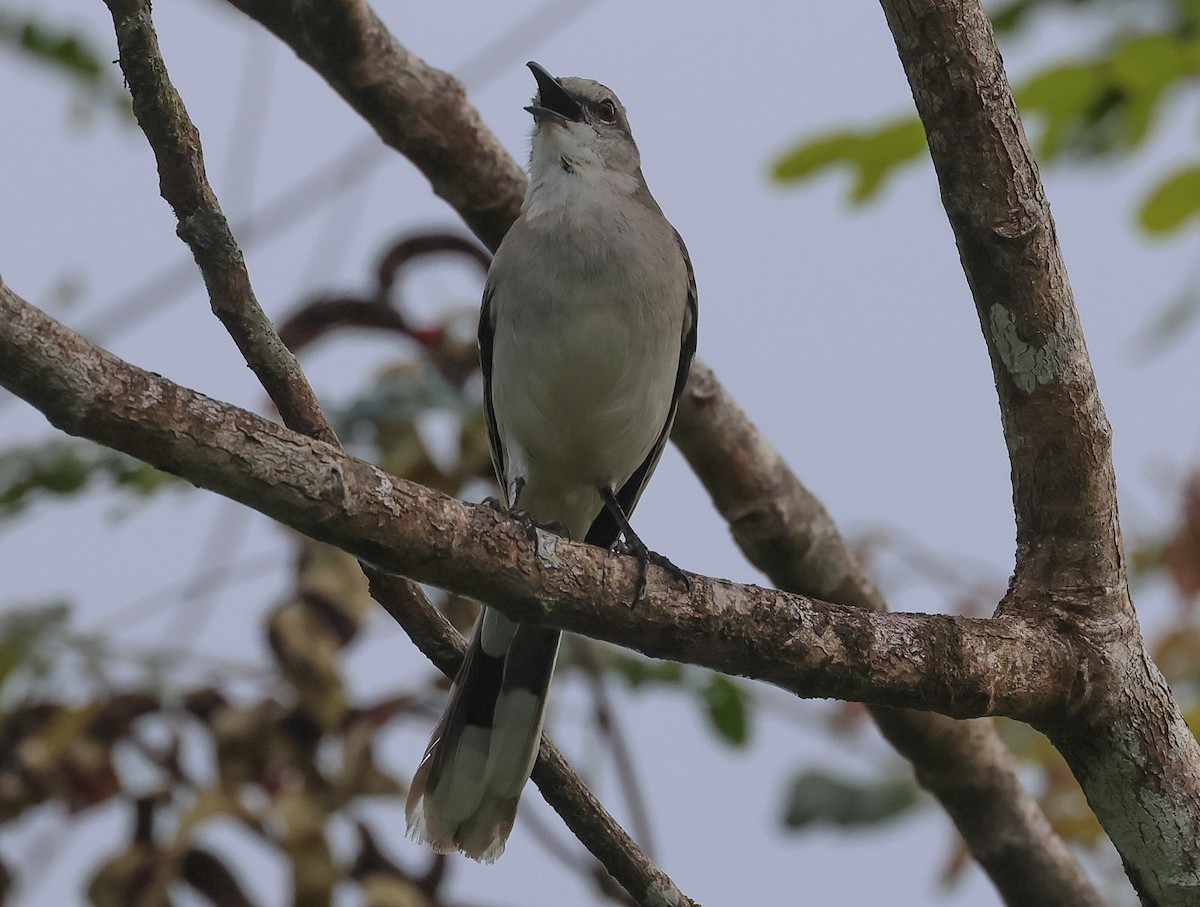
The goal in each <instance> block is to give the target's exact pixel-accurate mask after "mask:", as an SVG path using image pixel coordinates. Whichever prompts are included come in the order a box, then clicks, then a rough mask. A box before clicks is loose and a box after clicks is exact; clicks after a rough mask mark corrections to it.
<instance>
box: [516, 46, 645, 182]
mask: <svg viewBox="0 0 1200 907" xmlns="http://www.w3.org/2000/svg"><path fill="white" fill-rule="evenodd" d="M527 65H528V66H529V68H530V70H532V71H533V77H534V78H535V79H537V84H538V92H537V94H536V95H534V97H533V104H532V105H530V106H529V107H526V108H525V109H526V110H528V111H529V112H530V113H531V114H533V119H534V121H535V122H536V124H537V125H536V126H535V128H534V132H533V150H532V155H531V160H530V170H531V171H532V172H533V174H534V176H535V177H536V176H537V174H538V173H539V172H541V173H545V172H546V171H547V170H549V169H550V168H554V167H557V168H561V169H562V170H564V171H566V172H567V173H571V172H586V171H597V170H603V171H607V172H608V173H610V174H613V175H627V176H636V177H638V178H639V179H640V171H639V167H640V165H641V158H640V156H639V155H638V150H637V145H635V144H634V142H633V134H632V133H631V132H630V131H629V120H628V119H626V116H625V107H624V106H623V105H622V104H621V102H620V101H619V100H617V96H616V95H615V94H613V93H612V90H611V89H609V88H606V87H605V86H604V85H601V84H600V83H599V82H593V81H591V80H590V79H577V78H574V77H566V78H561V79H556V78H554V76H552V75H550V73H549V72H547V71H546V70H545V69H544V68H543V67H541V66H539V65H538V64H537V63H529V64H527Z"/></svg>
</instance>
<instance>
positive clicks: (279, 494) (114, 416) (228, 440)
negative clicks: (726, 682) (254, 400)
mask: <svg viewBox="0 0 1200 907" xmlns="http://www.w3.org/2000/svg"><path fill="white" fill-rule="evenodd" d="M0 383H3V384H4V386H6V387H8V388H9V389H10V390H12V391H13V392H14V393H16V394H17V395H18V396H21V397H24V398H25V399H26V400H28V401H29V402H31V403H33V404H34V405H35V406H36V407H38V409H40V410H41V411H42V412H43V413H45V414H46V415H47V416H48V417H49V418H50V420H51V421H52V422H53V423H54V424H55V425H56V426H58V427H59V428H61V429H63V430H64V431H66V432H69V433H71V434H77V435H80V436H82V437H86V438H90V439H91V440H94V441H98V442H99V443H101V444H105V445H107V446H109V447H113V448H115V449H117V450H122V451H124V452H126V453H129V454H130V455H132V456H135V457H137V458H139V459H142V460H144V461H146V462H148V463H151V464H152V465H154V466H157V467H158V468H160V469H164V470H166V471H168V472H171V473H174V474H176V475H179V476H182V477H184V478H186V479H188V480H189V481H191V482H193V483H194V484H197V485H199V486H201V487H203V488H208V489H210V490H212V491H215V492H217V493H218V494H223V495H225V496H226V497H229V498H232V499H233V500H236V501H239V502H240V503H243V504H245V505H247V506H249V507H252V508H254V509H256V510H259V511H260V512H262V513H264V514H266V515H267V516H270V517H272V518H274V519H276V520H278V521H280V522H282V523H284V524H286V525H288V526H291V527H292V528H294V529H296V530H298V531H299V532H302V533H304V534H305V535H308V536H311V537H312V538H316V539H318V540H320V541H324V542H328V543H329V544H332V545H336V546H337V547H339V548H342V549H343V550H346V551H349V552H351V553H353V554H355V555H357V556H358V557H360V558H363V559H364V560H366V561H369V562H370V563H372V564H375V565H377V566H379V567H382V568H384V569H387V570H391V571H395V572H398V573H402V574H404V575H406V576H409V577H411V578H412V579H415V580H418V581H421V582H428V583H433V584H435V585H438V586H441V587H443V588H446V589H449V590H450V591H452V592H456V593H458V594H461V595H467V596H471V597H475V598H486V599H487V600H488V603H489V604H491V605H493V606H495V607H497V608H499V609H501V610H502V611H503V612H504V613H505V614H507V615H508V616H509V617H512V618H514V619H517V620H521V621H525V622H528V623H539V624H545V625H548V626H555V627H559V628H561V629H564V630H572V631H574V632H577V633H582V634H584V635H586V636H591V637H593V638H597V639H603V640H606V641H608V642H613V643H616V644H618V645H622V646H626V647H628V648H634V649H638V650H640V651H642V652H645V653H646V654H648V655H652V656H654V657H657V658H670V659H673V660H677V661H686V662H690V663H694V664H700V665H703V666H706V667H709V668H712V669H714V670H718V671H723V672H726V673H730V674H741V675H744V676H747V677H753V678H756V679H759V680H763V681H766V682H768V683H773V684H775V685H777V686H780V687H783V688H784V689H788V690H791V691H793V692H795V693H797V694H798V695H801V696H822V697H833V698H837V699H847V700H856V701H864V702H874V703H878V704H882V705H898V706H906V707H912V708H921V709H932V710H937V711H942V712H944V713H946V714H950V715H957V716H962V717H975V716H980V715H993V714H1004V715H1012V716H1014V717H1020V718H1023V719H1025V720H1037V719H1039V718H1041V717H1044V716H1045V715H1047V714H1051V713H1056V712H1057V711H1058V710H1059V709H1060V708H1061V704H1062V699H1063V696H1064V691H1071V690H1074V689H1075V687H1076V680H1077V678H1076V671H1077V658H1076V655H1075V653H1074V652H1072V651H1071V650H1069V649H1068V648H1066V647H1064V646H1062V645H1060V644H1059V641H1058V640H1056V639H1054V638H1049V639H1048V638H1046V636H1045V634H1044V633H1042V632H1041V631H1040V629H1039V628H1038V627H1036V626H1034V625H1033V624H1030V623H1028V622H1026V621H1024V620H1022V619H1007V618H1004V619H994V620H981V619H976V618H965V617H950V616H943V615H928V614H877V613H874V612H869V611H864V610H862V609H859V608H851V607H847V606H844V605H833V604H829V603H826V602H821V601H817V600H814V599H808V598H805V597H803V596H799V595H793V594H787V593H784V592H779V591H776V590H772V589H762V588H759V587H757V586H744V585H739V584H736V583H731V582H726V581H722V580H715V579H709V578H705V577H697V578H695V580H694V581H693V583H692V589H691V592H690V593H684V592H682V591H681V590H680V589H678V588H676V587H675V586H674V585H672V583H671V582H670V579H669V575H668V574H666V573H665V572H663V571H661V570H658V569H654V570H651V575H650V582H649V584H648V587H647V590H646V594H645V597H644V598H643V599H642V600H641V601H639V602H638V605H637V607H636V609H633V610H631V609H630V608H629V605H628V603H629V602H630V601H632V599H633V594H634V590H635V588H636V585H637V580H638V563H637V561H636V560H635V559H634V558H631V557H620V556H617V555H613V554H610V553H609V552H606V551H603V550H601V549H599V548H596V547H594V546H590V545H585V544H581V543H572V542H566V541H563V540H561V539H558V538H557V537H555V536H553V535H550V534H548V533H545V532H541V533H539V536H538V541H537V543H536V544H534V543H531V542H530V541H529V539H528V538H527V537H526V535H525V532H524V529H523V528H522V527H521V526H520V525H519V524H518V523H517V522H516V521H514V520H511V519H509V518H507V517H505V516H504V515H502V514H498V513H496V512H495V511H494V510H493V509H492V508H488V507H473V506H471V505H468V504H464V503H462V502H461V501H458V500H455V499H454V498H449V497H446V496H445V495H441V494H438V493H437V492H435V491H432V490H431V489H428V488H425V487H423V486H421V485H417V484H415V483H413V482H409V481H406V480H404V479H401V478H398V477H395V476H392V475H389V474H388V473H385V472H383V471H382V470H380V469H378V468H376V467H374V466H372V465H370V464H369V463H366V462H364V461H362V460H358V459H356V458H354V457H351V456H349V455H348V454H346V453H345V452H344V451H342V450H340V449H338V448H335V447H333V446H332V445H329V444H325V443H323V442H320V441H315V440H311V439H307V438H304V437H303V436H301V435H298V434H296V433H294V432H291V431H289V430H288V429H286V428H283V427H281V426H279V425H276V424H274V423H272V422H270V421H268V420H266V419H263V418H262V417H260V416H257V415H255V414H253V413H250V412H247V411H245V410H241V409H238V408H237V407H234V406H230V405H228V404H223V403H219V402H218V401H215V400H212V399H210V398H208V397H205V396H203V395H202V394H199V393H197V392H195V391H192V390H189V389H187V388H183V387H180V386H179V385H176V384H174V383H172V382H170V381H168V380H167V379H165V378H162V377H161V376H158V375H154V374H151V373H149V372H145V371H143V370H141V369H139V368H136V367H135V366H132V365H129V364H128V363H125V362H122V361H121V360H120V359H118V358H116V357H115V356H113V355H112V354H110V353H108V352H106V351H104V350H102V349H100V348H99V347H97V346H95V345H94V344H92V343H91V342H90V341H88V340H87V339H86V338H84V337H82V336H80V335H78V334H75V333H73V332H72V331H70V330H69V329H67V328H66V327H64V326H63V325H61V324H59V323H58V322H56V321H54V319H52V318H50V317H49V316H48V315H46V314H45V313H43V312H41V311H39V310H38V309H36V308H34V307H33V306H31V305H29V304H28V303H26V302H24V301H23V300H21V299H20V298H19V297H17V296H16V294H14V293H13V292H12V291H11V290H10V289H8V288H7V287H0ZM597 578H598V579H597Z"/></svg>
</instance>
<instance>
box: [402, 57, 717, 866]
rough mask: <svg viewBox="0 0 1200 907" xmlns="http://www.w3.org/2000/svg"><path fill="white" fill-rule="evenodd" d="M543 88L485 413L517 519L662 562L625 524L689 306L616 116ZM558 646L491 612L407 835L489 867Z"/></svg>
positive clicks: (512, 233)
mask: <svg viewBox="0 0 1200 907" xmlns="http://www.w3.org/2000/svg"><path fill="white" fill-rule="evenodd" d="M527 65H528V67H529V69H530V70H531V71H532V73H533V76H534V79H535V80H536V82H537V93H536V94H535V95H534V98H533V103H532V104H531V105H530V106H528V107H526V108H525V109H526V110H527V111H528V112H529V113H530V114H531V115H532V116H533V120H534V129H533V136H532V141H531V151H530V157H529V184H528V189H527V191H526V194H525V198H524V201H523V203H522V206H521V213H520V216H519V217H518V218H517V219H516V221H514V223H513V225H512V226H511V227H510V228H509V230H508V232H507V233H506V234H505V236H504V239H503V241H502V242H501V244H500V246H499V248H498V249H497V251H496V254H495V257H494V258H493V260H492V263H491V266H490V268H489V270H488V276H487V281H486V284H485V287H484V293H483V304H482V308H481V312H480V321H479V352H480V366H481V370H482V373H483V387H484V409H485V414H486V417H487V418H486V421H487V428H488V438H489V441H490V447H491V453H492V461H493V465H494V467H495V471H496V477H497V480H498V482H499V484H500V487H501V489H502V491H503V494H504V498H505V501H506V504H504V505H501V506H502V508H503V509H505V510H506V511H507V512H509V513H510V514H512V515H514V516H515V517H517V518H518V519H521V520H523V521H525V523H526V525H527V528H534V529H536V528H537V527H552V528H554V529H555V530H556V531H558V532H559V533H560V534H564V535H566V536H567V537H569V538H570V539H572V540H575V541H580V540H582V541H586V542H588V543H590V544H593V545H599V546H602V547H605V548H613V547H618V546H620V545H621V542H620V540H621V538H622V537H623V538H624V543H623V544H624V550H626V551H627V552H629V553H632V554H633V555H635V556H636V557H637V558H638V559H639V562H640V566H641V572H640V576H639V583H638V589H637V592H636V593H635V596H634V600H635V601H636V600H637V599H638V598H639V597H640V596H641V594H642V591H643V589H644V586H645V577H646V565H647V564H649V563H656V564H659V565H661V566H663V567H665V568H667V569H668V570H670V571H671V572H672V574H674V575H675V576H677V577H679V578H680V579H682V580H683V581H684V582H686V575H684V574H683V573H682V571H680V570H679V569H678V568H677V567H675V566H674V564H672V563H671V562H670V561H669V560H667V559H666V558H665V557H663V556H662V555H659V554H657V553H655V552H653V551H651V550H650V549H649V548H648V547H647V546H646V545H645V543H643V542H642V540H641V539H640V538H639V537H638V536H637V534H636V533H635V532H634V531H633V529H632V527H631V526H630V525H629V517H630V515H631V514H632V513H633V510H634V507H635V506H636V505H637V502H638V499H639V497H640V496H641V494H642V491H643V489H644V488H645V487H646V483H647V482H648V481H649V479H650V476H651V474H652V473H653V472H654V469H655V467H656V466H657V465H658V461H659V458H660V457H661V455H662V452H663V448H664V447H665V446H666V443H667V439H668V437H669V436H670V433H671V426H672V424H673V422H674V419H675V411H676V407H677V406H678V403H679V398H680V395H681V394H682V392H683V388H684V385H685V384H686V382H687V376H688V370H689V368H690V366H691V361H692V356H693V354H694V353H695V350H696V324H697V314H698V309H697V292H696V280H695V275H694V273H693V270H692V264H691V259H690V257H689V255H688V252H687V248H686V246H685V245H684V243H683V240H682V238H680V235H679V233H678V231H676V230H675V228H674V227H673V226H671V223H670V222H669V221H668V220H667V218H666V216H665V215H664V214H663V212H662V209H661V208H660V207H659V206H658V203H657V202H656V201H655V200H654V196H653V195H651V194H650V189H649V188H648V186H647V185H646V180H645V177H644V176H643V175H642V170H641V157H640V154H639V152H638V148H637V145H636V143H635V142H634V139H633V134H632V132H631V131H630V127H629V120H628V117H627V114H626V111H625V107H624V106H623V105H622V104H621V102H620V100H618V98H617V96H616V95H615V94H614V93H613V92H612V90H611V89H609V88H607V87H605V86H604V85H601V84H600V83H599V82H594V81H591V80H589V79H582V78H576V77H564V78H555V77H554V76H552V75H551V74H550V73H549V72H548V71H547V70H546V69H545V68H544V67H542V66H540V65H538V64H537V63H533V62H530V63H529V64H527ZM560 637H561V633H560V631H558V630H556V629H553V628H548V627H541V626H535V625H530V624H519V623H516V622H514V621H512V620H510V619H509V618H507V617H505V616H504V615H503V614H501V613H500V612H499V611H498V610H496V609H494V608H489V607H487V605H486V603H485V604H484V608H483V610H482V612H481V615H480V618H479V620H478V622H477V624H476V627H475V631H474V635H473V638H472V640H471V644H470V648H469V650H468V653H467V656H466V658H465V660H464V662H463V665H462V668H461V670H460V671H459V673H458V676H457V678H456V680H455V683H454V685H453V688H452V690H451V697H450V701H449V704H448V706H447V708H446V711H445V714H444V715H443V716H442V719H441V721H440V722H439V723H438V725H437V727H436V728H435V730H434V732H433V735H432V737H431V738H430V742H429V746H428V748H427V749H426V751H425V754H424V757H423V758H422V760H421V763H420V766H419V768H418V769H417V772H416V774H415V776H414V778H413V781H412V784H411V786H410V788H409V794H408V799H407V803H406V807H405V814H406V819H407V823H408V831H409V834H410V836H411V837H414V838H415V839H417V840H419V841H423V842H425V843H428V844H429V845H431V846H432V847H433V849H434V850H436V851H438V852H441V853H450V852H454V851H460V852H462V853H464V854H466V855H467V856H469V857H471V858H473V859H476V860H479V861H482V862H492V861H494V860H496V859H497V858H498V857H499V856H500V854H501V853H502V852H503V850H504V846H505V842H506V841H507V839H508V835H509V833H510V832H511V830H512V827H513V823H514V821H515V816H516V811H517V805H518V802H519V800H520V796H521V791H522V789H523V788H524V786H525V784H526V782H527V781H528V779H529V776H530V773H531V772H532V769H533V764H534V761H535V759H536V758H537V753H538V748H539V745H540V740H541V731H542V724H543V721H544V719H545V712H546V697H547V693H548V691H549V687H550V679H551V676H552V674H553V672H554V665H555V661H556V658H557V654H558V648H559V641H560Z"/></svg>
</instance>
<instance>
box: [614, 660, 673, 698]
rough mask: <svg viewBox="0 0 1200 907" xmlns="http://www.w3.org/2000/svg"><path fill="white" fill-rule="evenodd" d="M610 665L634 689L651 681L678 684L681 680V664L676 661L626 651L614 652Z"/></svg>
mask: <svg viewBox="0 0 1200 907" xmlns="http://www.w3.org/2000/svg"><path fill="white" fill-rule="evenodd" d="M610 667H612V668H613V670H615V671H616V672H617V673H618V674H620V675H621V676H622V677H624V678H625V680H626V681H628V682H629V685H630V686H631V687H633V688H634V689H635V690H636V689H638V688H639V687H644V686H648V685H649V684H652V683H661V684H670V685H678V684H679V683H681V682H682V681H683V665H681V664H680V663H679V662H677V661H659V660H658V659H655V658H645V657H643V656H640V655H630V654H629V653H626V652H616V653H615V654H614V655H613V657H612V659H611V662H610Z"/></svg>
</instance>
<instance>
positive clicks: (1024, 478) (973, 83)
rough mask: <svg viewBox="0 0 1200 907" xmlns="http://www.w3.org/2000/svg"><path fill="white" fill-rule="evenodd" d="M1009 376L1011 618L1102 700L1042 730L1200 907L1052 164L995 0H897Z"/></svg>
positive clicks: (1177, 899)
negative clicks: (1042, 170) (1046, 170)
mask: <svg viewBox="0 0 1200 907" xmlns="http://www.w3.org/2000/svg"><path fill="white" fill-rule="evenodd" d="M883 9H884V12H885V14H886V15H887V19H888V24H889V25H890V26H891V29H892V33H893V35H894V36H895V39H896V47H897V49H898V51H899V52H900V60H901V62H902V63H903V65H904V71H905V73H906V74H907V76H908V80H909V84H910V85H911V87H912V92H913V99H914V100H915V101H916V104H917V111H918V112H919V113H920V115H921V121H922V122H923V123H924V125H925V131H926V134H927V136H928V139H929V150H930V155H931V157H932V158H933V165H934V169H935V170H936V171H937V176H938V183H939V185H940V187H941V194H942V203H943V205H944V206H945V208H946V214H947V216H948V217H949V219H950V225H951V228H952V229H953V231H954V237H955V241H956V242H957V244H958V250H959V256H960V258H961V260H962V265H963V270H964V272H965V273H966V275H967V282H968V284H969V285H970V288H971V293H972V296H973V297H974V300H975V308H976V310H977V312H978V314H979V320H980V324H981V326H982V328H983V335H984V339H985V340H986V342H987V346H988V352H989V354H990V357H991V361H992V370H993V373H994V375H995V379H996V393H997V396H998V398H999V401H1000V414H1001V422H1002V425H1003V430H1004V437H1005V441H1006V442H1007V444H1008V453H1009V462H1010V463H1011V465H1012V483H1013V508H1014V511H1015V513H1016V520H1017V556H1016V569H1015V572H1014V575H1013V579H1012V582H1011V584H1010V586H1009V590H1008V594H1007V595H1006V596H1005V598H1004V600H1003V601H1002V602H1001V603H1000V607H999V609H998V610H997V616H998V617H1007V616H1011V615H1014V614H1023V615H1026V616H1028V617H1030V618H1031V619H1033V620H1035V621H1037V622H1038V623H1039V625H1040V626H1041V628H1042V632H1043V633H1044V634H1045V635H1046V636H1047V637H1049V636H1058V637H1059V638H1061V639H1064V640H1072V641H1073V642H1072V644H1071V647H1072V648H1074V649H1075V650H1076V651H1077V652H1079V653H1080V656H1081V658H1082V659H1083V661H1082V662H1081V666H1082V667H1083V668H1084V670H1085V671H1086V674H1087V677H1086V688H1087V689H1086V692H1085V693H1084V695H1082V696H1080V697H1078V698H1077V699H1075V701H1074V702H1073V703H1070V704H1066V705H1067V708H1065V709H1064V710H1063V711H1062V712H1060V713H1059V714H1056V715H1048V716H1047V717H1046V719H1044V720H1042V721H1040V722H1035V724H1036V725H1037V726H1038V727H1040V729H1041V730H1043V731H1044V732H1045V733H1046V734H1047V736H1049V737H1050V739H1051V741H1053V743H1054V744H1055V746H1057V747H1058V749H1059V751H1060V752H1062V754H1063V756H1064V757H1065V758H1066V760H1067V763H1068V764H1069V765H1070V766H1071V770H1072V771H1073V772H1074V774H1075V777H1076V778H1077V779H1078V780H1079V782H1080V784H1081V785H1082V786H1083V790H1084V793H1085V794H1086V795H1087V798H1088V802H1089V803H1090V804H1091V806H1092V809H1093V810H1094V811H1095V813H1096V816H1097V817H1098V818H1099V819H1100V822H1101V824H1102V825H1103V826H1104V828H1105V831H1107V832H1108V834H1109V837H1110V838H1112V841H1113V843H1114V844H1115V845H1116V847H1117V850H1118V851H1119V852H1120V854H1121V857H1122V859H1123V860H1124V862H1125V868H1126V872H1127V874H1128V875H1129V878H1130V880H1131V881H1132V882H1133V884H1134V887H1135V888H1136V889H1137V891H1138V894H1139V895H1140V896H1141V898H1142V901H1143V903H1145V904H1151V905H1161V907H1166V905H1179V907H1182V905H1185V904H1196V903H1200V844H1198V842H1200V747H1198V746H1197V743H1196V739H1195V737H1194V735H1193V734H1192V732H1191V730H1190V729H1189V728H1188V726H1187V724H1186V722H1185V721H1184V719H1183V716H1182V715H1181V714H1180V712H1179V707H1178V705H1177V704H1176V702H1175V700H1174V698H1173V697H1172V696H1171V692H1170V689H1169V688H1168V686H1167V684H1166V681H1165V680H1164V679H1163V677H1162V675H1161V674H1160V673H1159V671H1158V668H1157V667H1156V666H1155V665H1154V662H1153V661H1152V660H1151V659H1150V656H1149V655H1148V654H1147V652H1146V650H1145V646H1144V644H1143V641H1142V637H1141V631H1140V629H1139V627H1138V621H1137V616H1136V614H1135V613H1134V609H1133V603H1132V600H1131V598H1130V595H1129V586H1128V582H1127V578H1126V575H1125V560H1124V549H1123V546H1122V542H1121V530H1120V523H1119V521H1118V517H1117V495H1116V478H1115V475H1114V472H1113V466H1112V455H1111V437H1112V430H1111V427H1110V426H1109V423H1108V420H1107V418H1106V417H1105V414H1104V409H1103V407H1102V406H1101V403H1100V396H1099V393H1098V391H1097V389H1096V381H1095V376H1094V375H1093V373H1092V367H1091V361H1090V359H1089V358H1088V353H1087V345H1086V344H1085V342H1084V338H1083V331H1082V328H1081V326H1080V320H1079V313H1078V311H1077V310H1076V308H1075V300H1074V296H1073V294H1072V292H1071V285H1070V283H1069V282H1068V280H1067V274H1066V267H1065V266H1064V264H1063V258H1062V250H1061V249H1060V247H1059V244H1058V237H1057V234H1056V232H1055V229H1054V220H1053V218H1052V217H1051V215H1050V206H1049V203H1048V202H1047V200H1046V193H1045V190H1044V189H1043V187H1042V183H1041V179H1040V177H1039V175H1038V170H1037V165H1036V163H1035V162H1034V159H1033V153H1032V151H1031V149H1030V147H1029V142H1028V141H1027V139H1026V137H1025V132H1024V129H1023V127H1022V125H1021V119H1020V115H1019V114H1018V112H1017V107H1016V103H1015V101H1014V100H1013V96H1012V90H1011V88H1010V86H1009V84H1008V79H1007V76H1006V75H1005V73H1004V65H1003V62H1002V61H1001V59H1000V52H999V50H998V48H997V47H996V41H995V35H994V34H993V33H992V27H991V23H990V22H989V20H988V18H987V15H986V13H985V12H984V10H983V7H982V6H981V4H980V3H979V2H978V0H883Z"/></svg>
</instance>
